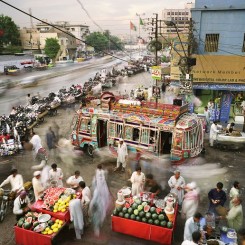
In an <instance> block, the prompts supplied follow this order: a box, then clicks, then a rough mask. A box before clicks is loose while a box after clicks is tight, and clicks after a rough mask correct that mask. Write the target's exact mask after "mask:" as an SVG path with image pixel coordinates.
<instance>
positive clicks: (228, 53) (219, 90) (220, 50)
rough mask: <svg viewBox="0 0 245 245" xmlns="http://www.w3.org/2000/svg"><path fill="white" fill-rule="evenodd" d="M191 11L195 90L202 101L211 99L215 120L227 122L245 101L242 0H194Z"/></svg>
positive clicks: (243, 13)
mask: <svg viewBox="0 0 245 245" xmlns="http://www.w3.org/2000/svg"><path fill="white" fill-rule="evenodd" d="M191 12H192V19H193V24H194V31H193V34H194V37H195V41H196V43H197V47H198V49H197V55H196V57H197V62H196V66H195V67H193V70H192V73H193V82H194V89H195V92H196V94H197V95H198V96H199V97H200V98H202V100H203V101H204V104H206V103H207V101H208V100H209V99H213V100H214V102H215V104H216V107H217V112H216V114H217V117H216V119H219V120H221V121H227V120H228V119H229V113H230V116H232V117H234V118H235V116H237V115H241V114H242V110H241V109H242V108H241V101H242V100H245V93H244V91H245V63H244V59H245V18H244V16H245V3H244V0H232V1H231V0H223V1H220V0H196V2H195V7H194V8H193V9H192V10H191ZM205 99H206V100H205Z"/></svg>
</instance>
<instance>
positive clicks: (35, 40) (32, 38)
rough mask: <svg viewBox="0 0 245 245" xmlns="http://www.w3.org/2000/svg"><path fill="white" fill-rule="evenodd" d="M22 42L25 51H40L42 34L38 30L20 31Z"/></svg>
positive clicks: (25, 29)
mask: <svg viewBox="0 0 245 245" xmlns="http://www.w3.org/2000/svg"><path fill="white" fill-rule="evenodd" d="M20 40H21V46H22V48H23V49H24V50H30V51H33V52H38V51H40V32H39V31H38V30H37V29H36V28H26V27H24V28H23V29H20Z"/></svg>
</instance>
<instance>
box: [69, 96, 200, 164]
mask: <svg viewBox="0 0 245 245" xmlns="http://www.w3.org/2000/svg"><path fill="white" fill-rule="evenodd" d="M120 138H123V139H124V142H125V143H126V144H127V146H128V149H129V150H132V151H137V152H141V153H143V154H144V153H150V154H154V155H157V156H161V155H163V154H170V158H171V160H172V161H180V160H183V159H186V158H190V157H195V156H197V155H198V154H199V153H200V152H201V151H202V148H203V139H204V131H203V123H202V120H201V119H200V118H199V117H198V116H197V115H196V114H190V113H188V104H185V105H183V106H178V105H172V104H161V103H157V104H156V103H153V102H139V101H131V100H123V99H120V100H118V101H117V102H114V101H113V100H111V98H107V99H101V103H100V105H99V106H97V107H96V106H94V107H86V108H81V109H80V110H79V111H78V112H77V114H76V117H75V121H74V125H73V132H72V135H71V139H72V143H73V145H75V146H77V147H79V148H82V149H83V150H86V151H87V153H88V154H89V155H93V151H94V150H95V149H96V148H102V147H106V146H110V147H116V146H117V144H118V141H119V139H120Z"/></svg>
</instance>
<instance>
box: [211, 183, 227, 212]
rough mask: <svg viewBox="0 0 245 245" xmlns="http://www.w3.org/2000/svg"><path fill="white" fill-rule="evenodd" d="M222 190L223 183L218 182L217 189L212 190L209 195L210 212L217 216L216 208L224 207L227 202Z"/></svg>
mask: <svg viewBox="0 0 245 245" xmlns="http://www.w3.org/2000/svg"><path fill="white" fill-rule="evenodd" d="M222 189H223V183H221V182H218V183H217V185H216V188H214V189H211V190H210V191H209V193H208V198H209V209H208V211H209V212H211V213H214V214H215V215H217V211H216V208H217V207H218V206H222V207H223V206H224V204H225V202H226V194H225V192H224V191H223V190H222Z"/></svg>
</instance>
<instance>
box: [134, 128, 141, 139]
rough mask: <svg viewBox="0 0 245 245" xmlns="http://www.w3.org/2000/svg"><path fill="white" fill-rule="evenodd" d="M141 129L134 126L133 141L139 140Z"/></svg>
mask: <svg viewBox="0 0 245 245" xmlns="http://www.w3.org/2000/svg"><path fill="white" fill-rule="evenodd" d="M139 136H140V130H139V129H138V128H133V141H139Z"/></svg>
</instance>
